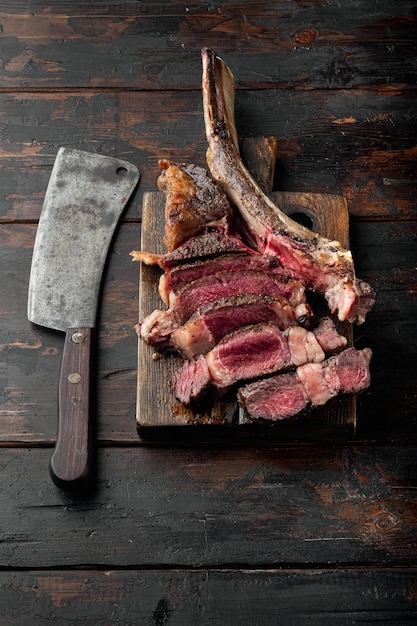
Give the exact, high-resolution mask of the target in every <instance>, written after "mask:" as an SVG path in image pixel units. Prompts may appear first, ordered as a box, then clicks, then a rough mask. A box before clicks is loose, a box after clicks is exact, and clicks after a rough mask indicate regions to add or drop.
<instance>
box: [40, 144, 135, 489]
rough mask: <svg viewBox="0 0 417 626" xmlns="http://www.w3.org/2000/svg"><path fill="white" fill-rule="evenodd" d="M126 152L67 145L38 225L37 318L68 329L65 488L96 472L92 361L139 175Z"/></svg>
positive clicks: (56, 457)
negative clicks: (110, 267)
mask: <svg viewBox="0 0 417 626" xmlns="http://www.w3.org/2000/svg"><path fill="white" fill-rule="evenodd" d="M139 177H140V174H139V171H138V169H137V168H136V167H135V166H134V165H132V164H131V163H128V162H127V161H123V160H121V159H116V158H113V157H108V156H102V155H98V154H94V153H89V152H84V151H81V150H74V149H71V148H60V149H59V151H58V153H57V156H56V159H55V163H54V166H53V168H52V172H51V176H50V180H49V183H48V187H47V190H46V193H45V198H44V202H43V207H42V212H41V216H40V219H39V224H38V229H37V233H36V239H35V245H34V250H33V257H32V266H31V273H30V280H29V293H28V318H29V320H30V321H31V322H33V323H35V324H39V325H41V326H45V327H47V328H50V329H53V330H58V331H62V332H64V333H65V344H64V350H63V356H62V364H61V373H60V379H59V392H58V428H57V438H56V444H55V449H54V452H53V455H52V458H51V462H50V473H51V477H52V479H53V481H54V482H55V484H56V485H57V486H59V487H61V488H63V489H73V488H78V487H82V486H84V485H86V484H88V483H89V481H90V479H91V465H92V463H91V458H92V454H91V453H92V449H91V448H92V441H91V440H92V421H93V420H92V411H93V409H92V406H91V395H92V384H91V383H92V363H93V358H92V357H93V347H94V334H95V333H94V328H95V325H96V317H97V307H98V300H99V294H100V288H101V279H102V275H103V270H104V266H105V263H106V259H107V253H108V250H109V248H110V245H111V242H112V238H113V235H114V232H115V229H116V226H117V224H118V221H119V219H120V217H121V215H122V213H123V210H124V208H125V206H126V203H127V201H128V199H129V197H130V196H131V194H132V192H133V190H134V189H135V187H136V185H137V183H138V181H139Z"/></svg>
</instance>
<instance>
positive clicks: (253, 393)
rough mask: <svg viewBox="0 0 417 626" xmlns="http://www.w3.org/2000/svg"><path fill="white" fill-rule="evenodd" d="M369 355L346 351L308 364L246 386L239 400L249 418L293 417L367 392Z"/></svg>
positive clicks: (356, 351) (352, 350) (369, 351)
mask: <svg viewBox="0 0 417 626" xmlns="http://www.w3.org/2000/svg"><path fill="white" fill-rule="evenodd" d="M371 355H372V353H371V350H370V349H369V348H365V349H364V350H356V349H355V348H347V349H346V350H344V351H343V352H341V353H340V354H338V355H337V356H333V357H330V358H329V359H327V360H326V361H323V362H321V363H308V364H305V365H301V366H300V367H298V368H297V369H296V371H294V372H290V373H286V374H282V375H278V376H276V375H275V376H271V377H270V378H265V379H263V380H258V381H256V382H253V383H249V384H247V385H245V386H244V387H242V388H241V389H240V390H239V392H238V401H239V403H240V404H241V405H242V406H243V407H244V408H245V410H246V412H247V413H248V415H249V416H250V417H251V418H252V419H266V420H272V421H278V420H282V419H286V418H290V417H294V416H296V415H298V414H299V413H301V412H303V411H305V410H306V409H307V408H309V407H316V406H321V405H323V404H325V403H326V402H328V401H329V400H331V399H332V398H335V397H336V396H338V395H340V394H344V393H347V394H356V393H359V392H360V391H363V390H364V389H366V388H367V387H368V386H369V384H370V373H369V362H370V359H371Z"/></svg>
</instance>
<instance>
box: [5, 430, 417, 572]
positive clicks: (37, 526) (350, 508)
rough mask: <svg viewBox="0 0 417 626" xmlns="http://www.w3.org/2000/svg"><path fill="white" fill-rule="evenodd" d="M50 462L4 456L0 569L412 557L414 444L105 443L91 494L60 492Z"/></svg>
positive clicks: (336, 562)
mask: <svg viewBox="0 0 417 626" xmlns="http://www.w3.org/2000/svg"><path fill="white" fill-rule="evenodd" d="M50 454H51V450H50V449H44V448H38V449H35V448H32V449H30V448H20V449H19V448H3V449H2V451H1V460H2V461H1V463H2V466H1V467H2V518H1V542H0V568H1V569H20V568H26V569H27V568H41V569H45V568H48V569H52V568H58V569H64V568H68V567H73V568H74V567H90V568H97V567H99V568H100V569H112V568H119V567H128V568H129V567H132V568H148V567H151V568H152V567H153V568H158V569H164V568H174V569H176V568H178V569H187V568H189V567H198V568H213V567H216V568H224V567H226V568H227V566H228V565H233V567H239V568H246V567H248V566H250V567H251V568H252V569H257V568H271V567H272V568H279V567H281V566H283V567H291V568H295V567H305V566H307V567H308V566H309V564H313V563H314V564H315V567H330V566H332V565H333V566H344V567H347V566H348V565H350V566H356V567H360V566H363V565H367V566H368V567H380V566H383V567H390V566H398V567H399V566H408V565H409V564H410V563H414V562H415V557H416V553H417V528H416V520H417V503H416V498H415V483H416V467H417V449H416V448H411V447H408V448H406V447H398V446H392V447H385V448H384V447H378V446H312V447H307V446H288V447H283V446H278V447H277V446H259V447H256V446H253V444H251V445H249V446H236V445H233V442H231V441H228V442H225V444H224V445H222V446H219V445H214V444H211V445H200V446H197V445H194V446H190V445H188V446H184V445H179V446H178V447H174V446H172V445H171V446H169V445H164V446H158V445H152V446H139V447H134V446H129V447H123V446H122V447H114V448H107V447H106V448H102V449H101V450H100V451H99V454H98V481H97V491H96V493H95V494H92V495H90V496H89V497H84V498H83V497H77V496H72V497H71V496H70V495H69V494H65V493H63V492H61V491H59V490H58V489H57V488H56V487H55V486H54V485H53V483H52V481H51V480H50V477H49V472H48V463H49V458H50Z"/></svg>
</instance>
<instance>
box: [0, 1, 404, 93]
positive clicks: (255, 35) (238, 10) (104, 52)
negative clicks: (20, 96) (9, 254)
mask: <svg viewBox="0 0 417 626" xmlns="http://www.w3.org/2000/svg"><path fill="white" fill-rule="evenodd" d="M414 8H415V7H414V3H413V2H412V0H403V1H402V2H401V5H398V7H397V6H395V7H393V6H392V4H390V3H381V5H380V6H379V7H378V11H369V5H368V4H367V2H366V0H357V1H356V3H355V10H354V11H352V10H350V7H349V6H348V5H346V6H340V5H337V6H335V2H334V0H332V2H326V3H323V2H319V3H315V4H314V5H313V6H309V5H307V4H305V3H293V4H291V7H290V8H289V7H288V2H286V1H285V0H279V1H277V2H273V1H272V0H270V1H269V2H265V3H262V5H259V3H255V2H244V3H243V5H242V3H241V2H226V3H222V4H221V7H220V6H216V7H214V9H213V10H210V9H209V8H207V7H205V5H202V4H201V3H198V2H197V3H196V2H191V3H187V7H184V5H183V4H181V3H177V2H175V3H172V2H158V3H156V4H155V3H149V2H146V3H142V2H140V3H138V2H130V3H119V2H117V3H115V2H112V3H108V2H95V3H91V2H76V3H70V2H59V3H54V9H53V10H51V9H50V8H49V7H48V6H45V4H44V3H42V2H41V1H40V0H38V2H35V3H31V6H30V9H28V7H27V4H26V5H25V4H23V3H21V2H16V3H12V2H9V3H4V2H3V3H2V8H1V23H2V52H3V54H2V58H3V63H2V65H1V68H0V79H1V86H2V87H3V88H7V89H12V90H13V89H28V90H33V89H38V90H39V89H41V90H42V89H47V88H50V89H51V88H52V89H54V90H55V89H56V88H57V86H58V87H59V88H75V89H78V88H79V87H81V88H85V87H88V86H94V87H100V88H105V89H107V88H108V87H109V86H111V87H114V88H116V89H120V88H122V89H153V90H154V89H198V88H199V85H200V80H201V68H200V62H199V53H200V49H201V48H202V47H203V46H209V47H212V48H213V49H215V50H216V51H217V52H218V53H219V54H222V55H223V56H224V57H225V60H226V61H227V62H228V63H230V65H231V67H232V68H233V69H234V72H235V73H236V75H237V76H238V78H239V82H240V85H241V86H246V87H247V86H250V87H255V88H262V89H263V88H271V87H275V88H276V87H280V88H291V89H292V88H294V87H295V88H305V87H307V88H312V87H316V88H317V87H319V88H325V89H329V88H340V87H342V88H349V89H351V88H355V87H361V86H363V85H368V86H369V85H376V86H379V85H386V84H390V85H398V86H400V85H404V84H407V83H408V84H414V82H415V81H414V76H415V70H414V66H413V59H414V57H415V37H414V29H415V15H414ZM28 23H30V27H28ZM86 59H87V62H86Z"/></svg>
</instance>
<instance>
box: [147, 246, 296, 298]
mask: <svg viewBox="0 0 417 626" xmlns="http://www.w3.org/2000/svg"><path fill="white" fill-rule="evenodd" d="M247 270H260V271H265V272H276V273H280V274H283V273H284V270H283V268H282V267H281V266H280V265H279V263H278V262H277V260H276V259H275V258H274V257H273V256H266V255H262V254H222V255H220V256H217V257H215V258H212V259H209V260H204V261H201V260H198V261H194V262H193V263H183V264H181V265H178V266H177V267H173V268H171V269H168V270H167V271H166V272H165V273H164V274H163V275H162V276H161V278H160V281H159V294H160V296H161V298H162V300H163V301H164V302H165V303H166V304H167V303H168V301H169V294H170V292H171V291H175V290H177V289H180V288H181V287H183V286H184V285H187V284H189V283H191V282H193V281H194V280H198V279H199V278H203V277H204V276H211V275H212V274H216V273H217V272H241V271H247Z"/></svg>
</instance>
